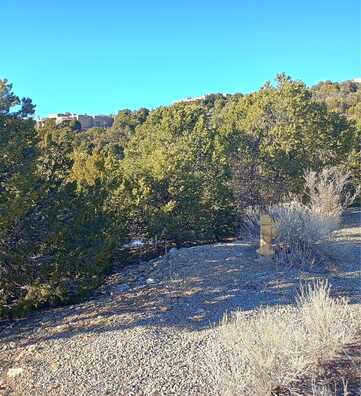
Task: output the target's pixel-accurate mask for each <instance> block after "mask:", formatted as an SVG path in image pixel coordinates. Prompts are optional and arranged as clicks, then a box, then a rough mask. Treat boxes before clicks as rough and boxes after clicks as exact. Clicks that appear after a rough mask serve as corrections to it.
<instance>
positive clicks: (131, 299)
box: [0, 211, 361, 345]
mask: <svg viewBox="0 0 361 396" xmlns="http://www.w3.org/2000/svg"><path fill="white" fill-rule="evenodd" d="M359 213H360V212H359V211H358V212H357V211H355V213H352V215H350V219H349V223H347V224H348V226H349V224H350V222H351V223H352V224H353V222H354V217H355V216H357V217H358V216H359ZM355 223H356V224H357V225H359V223H358V222H357V221H355ZM340 247H342V249H340ZM328 249H329V250H330V252H331V251H333V250H334V251H335V252H338V253H337V254H338V257H337V258H336V259H335V268H334V270H332V271H331V272H329V273H327V274H319V273H318V274H316V273H312V272H300V271H296V270H288V271H285V270H281V269H280V268H277V267H276V266H275V264H274V263H273V262H269V263H266V262H262V261H260V260H258V258H257V254H256V251H255V250H256V249H255V247H254V246H251V245H248V246H245V244H242V243H240V242H239V243H232V244H219V245H214V246H213V247H212V249H211V253H210V252H209V250H210V249H208V251H206V250H204V253H203V256H202V257H201V261H199V263H201V264H202V266H201V264H199V268H197V271H194V273H191V274H187V273H186V274H180V275H179V276H178V275H174V276H173V277H170V278H169V279H168V281H167V282H165V283H164V284H156V285H154V286H147V287H145V288H142V289H137V290H130V291H129V292H125V293H124V292H123V293H120V294H114V295H113V296H110V295H106V296H102V297H97V298H95V299H93V300H90V301H88V302H86V303H83V304H79V305H74V306H68V307H62V308H57V309H53V310H49V311H43V312H40V313H36V314H33V315H31V316H30V317H28V318H27V319H21V320H15V321H12V322H3V323H2V324H1V325H0V345H1V344H2V343H5V342H8V341H11V340H14V341H17V340H19V341H21V342H22V343H23V345H26V344H27V343H33V342H35V341H41V340H49V339H58V338H70V337H75V336H77V335H78V334H84V333H94V332H98V333H103V332H111V331H122V330H126V329H131V328H134V327H139V326H161V327H167V328H170V327H178V328H185V329H189V330H190V331H198V330H202V329H204V328H207V327H209V326H213V325H216V324H218V323H219V321H220V320H221V319H222V317H223V316H224V314H225V313H226V312H231V311H235V310H243V311H249V310H254V309H256V308H260V307H262V306H272V305H280V304H281V305H285V304H293V303H294V301H295V295H296V291H297V289H298V287H299V285H300V282H302V281H308V280H312V279H315V278H319V277H323V278H327V279H328V280H329V283H330V284H331V285H332V292H333V294H335V295H345V296H348V297H349V298H350V302H351V303H361V269H360V262H359V260H357V257H359V256H358V255H357V249H359V244H358V243H357V241H351V242H350V241H337V242H335V243H332V244H330V246H329V247H328ZM201 251H202V250H201ZM202 252H203V251H202ZM350 252H351V254H350ZM355 255H356V256H355ZM335 257H336V256H335Z"/></svg>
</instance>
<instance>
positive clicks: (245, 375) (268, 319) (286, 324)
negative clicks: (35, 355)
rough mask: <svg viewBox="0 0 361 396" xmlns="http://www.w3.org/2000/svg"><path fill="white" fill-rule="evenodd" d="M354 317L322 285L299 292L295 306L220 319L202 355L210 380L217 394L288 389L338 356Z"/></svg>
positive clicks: (348, 337) (352, 329) (351, 331)
mask: <svg viewBox="0 0 361 396" xmlns="http://www.w3.org/2000/svg"><path fill="white" fill-rule="evenodd" d="M358 325H359V323H358V318H356V317H355V315H354V314H353V313H352V311H351V309H350V307H349V306H348V304H347V303H346V301H345V300H343V299H333V298H331V297H330V289H329V287H328V285H327V283H321V282H319V283H316V284H312V285H308V286H305V287H303V288H302V289H301V292H300V296H299V298H298V301H297V305H296V307H288V308H276V309H271V308H266V309H261V310H259V311H256V312H255V314H254V315H252V316H249V317H247V316H246V315H245V314H244V313H242V312H238V313H236V314H235V315H233V316H232V317H225V318H224V320H223V322H222V323H221V325H220V327H219V328H218V329H217V334H216V336H215V338H214V339H213V340H212V341H211V343H210V344H209V345H208V349H207V353H206V358H205V360H206V362H205V365H206V367H207V372H208V375H209V381H210V383H211V386H212V388H213V389H214V391H215V393H216V394H219V395H229V396H231V395H272V394H277V393H280V392H282V391H286V390H289V391H290V390H292V389H291V388H292V384H295V383H296V382H297V381H298V380H299V379H300V378H301V377H303V376H305V375H310V374H312V372H315V371H316V370H317V368H318V367H319V366H320V364H322V363H323V362H325V360H327V359H330V358H332V357H333V356H335V355H337V354H338V353H340V352H341V351H342V347H343V345H344V344H346V343H348V342H350V341H351V340H352V338H353V337H354V336H355V333H356V331H357V326H358Z"/></svg>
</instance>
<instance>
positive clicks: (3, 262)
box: [0, 74, 361, 316]
mask: <svg viewBox="0 0 361 396" xmlns="http://www.w3.org/2000/svg"><path fill="white" fill-rule="evenodd" d="M360 92H361V90H360V84H357V83H353V82H345V83H331V82H323V83H320V84H318V85H317V86H315V87H312V88H311V89H310V88H307V87H306V86H305V84H304V83H303V82H301V81H293V80H291V79H290V78H289V77H287V76H286V75H284V74H281V75H279V76H277V79H276V83H275V84H274V85H272V84H271V83H269V82H268V83H266V84H265V85H264V86H263V87H262V88H261V89H260V90H259V91H257V92H253V93H251V94H248V95H242V94H234V95H224V94H211V95H207V96H206V97H205V98H204V99H200V100H194V101H187V102H179V103H176V104H174V105H172V106H169V107H160V108H158V109H155V110H153V111H149V110H147V109H140V110H137V111H130V110H121V111H119V113H118V114H117V116H116V117H115V120H114V124H113V126H112V128H91V129H89V130H87V131H81V130H80V128H79V124H78V123H76V122H75V123H74V122H70V123H62V124H60V125H56V124H55V122H54V121H47V122H45V124H44V125H43V126H42V127H40V128H38V129H35V124H34V121H33V120H32V119H31V118H30V116H31V114H32V113H33V111H34V106H33V105H32V103H31V101H30V100H29V99H25V98H24V99H22V100H20V99H19V98H18V97H17V96H15V95H14V94H13V93H12V87H11V85H10V84H9V83H8V82H7V81H6V80H3V81H1V80H0V193H1V194H0V271H1V272H0V275H1V277H0V316H1V315H3V316H5V315H11V314H20V313H25V312H27V311H28V310H31V309H33V308H36V307H40V306H44V305H49V304H50V305H52V304H58V303H60V302H69V301H74V299H76V298H77V296H81V295H84V294H86V293H88V292H89V290H91V289H92V288H94V287H96V286H97V285H98V284H99V282H101V280H102V276H103V273H104V271H106V270H108V269H109V267H110V265H111V259H112V256H113V255H114V254H115V253H116V252H117V251H119V249H120V248H121V247H122V246H123V244H124V242H126V241H128V240H129V239H130V238H132V237H133V238H139V237H144V238H146V239H148V240H153V241H157V240H158V241H159V240H167V241H171V242H175V243H176V244H182V243H183V242H185V241H187V242H188V241H199V240H217V239H221V238H224V237H226V236H229V235H234V233H235V229H236V227H237V224H238V222H239V220H240V216H242V215H243V213H244V210H245V208H246V207H248V206H250V205H252V206H254V205H259V206H260V207H262V206H268V205H269V204H272V203H278V202H279V201H280V200H281V199H282V196H283V195H284V194H285V193H289V192H293V193H297V192H300V191H302V190H303V183H304V181H303V174H304V171H305V170H313V171H319V170H321V169H322V168H324V167H326V166H329V165H339V166H340V167H342V168H343V169H344V170H345V171H346V172H348V171H351V172H352V179H353V183H354V186H356V185H357V184H358V183H360V179H361V178H360V172H359V170H360V167H359V163H360V146H359V144H360V141H361V139H360V138H361V107H360Z"/></svg>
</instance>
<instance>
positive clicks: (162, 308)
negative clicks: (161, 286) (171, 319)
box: [159, 305, 173, 312]
mask: <svg viewBox="0 0 361 396" xmlns="http://www.w3.org/2000/svg"><path fill="white" fill-rule="evenodd" d="M172 309H173V308H172V307H170V306H166V305H163V306H161V307H160V308H159V311H160V312H168V311H171V310H172Z"/></svg>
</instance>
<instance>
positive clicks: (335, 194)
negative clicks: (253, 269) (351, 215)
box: [241, 167, 359, 267]
mask: <svg viewBox="0 0 361 396" xmlns="http://www.w3.org/2000/svg"><path fill="white" fill-rule="evenodd" d="M349 184H350V174H349V173H343V172H342V171H340V170H339V169H338V168H336V167H329V168H325V169H323V170H322V171H321V172H319V173H316V172H312V171H308V172H306V173H305V174H304V186H305V190H304V193H303V194H302V195H301V196H289V197H288V199H287V200H286V202H282V203H279V204H276V205H270V206H268V207H265V208H263V209H262V211H263V212H265V213H267V214H269V215H270V216H271V217H272V219H273V221H274V222H275V224H276V226H277V228H278V231H279V234H278V236H277V238H276V239H275V243H276V244H278V246H279V247H280V249H279V250H278V252H277V254H276V260H277V261H278V262H279V263H281V264H285V265H290V266H298V267H304V266H312V265H313V264H314V263H315V261H316V260H317V259H318V258H319V257H320V256H321V255H320V251H319V248H318V246H317V244H319V242H322V241H324V240H327V239H329V238H330V237H331V235H332V233H333V231H335V230H336V229H337V228H338V227H339V223H340V221H341V214H342V211H343V210H344V208H345V207H347V206H348V205H350V204H351V203H352V202H353V200H354V199H355V198H356V196H357V194H358V193H359V190H357V191H356V192H354V194H351V193H350V192H349V191H347V188H348V185H349ZM260 213H261V209H260V208H259V207H250V208H248V209H247V210H246V212H245V214H244V217H243V222H242V225H241V237H243V238H247V239H250V240H257V239H259V229H260V224H259V218H260Z"/></svg>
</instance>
